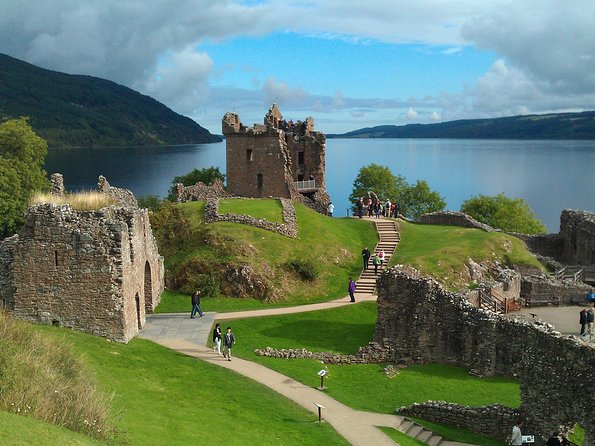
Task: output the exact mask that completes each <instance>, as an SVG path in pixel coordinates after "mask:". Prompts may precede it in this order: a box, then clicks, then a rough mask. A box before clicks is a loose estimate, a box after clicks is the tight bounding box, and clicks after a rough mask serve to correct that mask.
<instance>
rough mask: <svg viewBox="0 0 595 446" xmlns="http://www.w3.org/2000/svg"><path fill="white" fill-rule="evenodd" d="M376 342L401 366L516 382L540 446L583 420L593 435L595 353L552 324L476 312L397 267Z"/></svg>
mask: <svg viewBox="0 0 595 446" xmlns="http://www.w3.org/2000/svg"><path fill="white" fill-rule="evenodd" d="M374 341H375V342H378V343H380V344H383V343H390V344H392V349H393V351H394V357H393V361H394V362H395V363H401V364H424V363H436V362H437V363H443V364H454V365H458V366H463V367H467V368H469V369H470V373H472V374H475V375H479V376H493V375H504V376H509V377H514V378H515V379H516V380H518V382H519V384H520V388H521V407H520V413H521V414H522V416H523V418H524V420H525V430H526V432H531V433H533V434H535V435H536V437H537V439H538V440H537V444H544V443H545V440H546V439H547V438H548V436H549V435H550V434H551V433H552V432H553V431H555V430H557V429H558V428H559V426H561V425H565V424H567V423H569V422H578V423H579V424H581V425H582V426H583V427H585V429H586V430H587V432H588V435H587V437H588V438H593V437H592V433H593V432H595V417H593V416H592V415H593V412H592V402H593V401H595V388H594V387H593V385H592V377H591V375H592V371H593V370H595V348H593V347H592V346H590V345H588V344H586V343H583V342H581V341H579V340H578V339H576V338H575V337H568V336H562V335H561V334H560V333H558V332H556V331H555V330H554V329H553V327H552V326H550V325H548V324H545V323H542V322H539V321H535V322H533V321H527V320H524V319H520V318H515V317H510V316H501V315H497V314H495V313H492V312H487V311H483V310H481V309H478V308H475V307H473V306H472V305H471V304H470V303H469V302H467V300H466V299H465V297H464V296H459V295H455V294H452V293H450V292H448V291H446V290H444V289H443V288H442V287H441V286H440V285H439V284H438V283H437V282H435V281H433V280H431V279H426V278H423V277H421V276H420V274H419V272H417V271H416V270H414V269H412V268H409V267H403V266H398V267H395V268H393V269H391V270H389V271H387V272H385V273H383V274H382V276H381V277H380V278H379V280H378V321H377V325H376V330H375V334H374ZM507 428H508V430H510V429H512V424H510V425H509V426H507ZM491 435H494V436H497V435H499V434H498V432H493V434H491ZM586 444H588V445H590V446H591V445H592V444H593V442H592V441H591V440H590V441H588V442H587V443H586Z"/></svg>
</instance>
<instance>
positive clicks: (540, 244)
mask: <svg viewBox="0 0 595 446" xmlns="http://www.w3.org/2000/svg"><path fill="white" fill-rule="evenodd" d="M510 235H514V236H515V237H516V238H520V239H521V240H522V241H524V242H525V244H526V245H527V249H529V251H531V252H532V253H535V254H539V255H541V256H545V257H551V258H553V259H560V258H561V257H562V250H563V249H564V239H563V238H562V237H561V236H560V235H559V234H539V235H528V234H519V233H517V232H511V233H510Z"/></svg>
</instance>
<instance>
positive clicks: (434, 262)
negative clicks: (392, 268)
mask: <svg viewBox="0 0 595 446" xmlns="http://www.w3.org/2000/svg"><path fill="white" fill-rule="evenodd" d="M399 231H400V233H401V242H400V243H399V246H398V248H397V250H396V252H395V255H394V256H393V257H391V259H390V265H396V264H399V263H400V264H405V265H411V266H413V267H415V268H417V269H419V270H420V271H421V272H422V273H423V274H426V275H429V276H431V277H433V278H434V279H436V280H438V281H439V282H441V283H442V284H444V285H446V286H447V287H448V288H449V289H460V288H463V287H465V286H467V285H469V283H470V281H471V278H470V276H469V272H468V269H467V267H466V265H465V263H466V262H467V260H468V259H470V258H471V259H473V260H474V261H475V262H476V263H480V262H484V261H490V262H493V261H498V262H500V263H504V264H523V265H531V266H535V267H537V268H542V269H543V266H542V265H541V264H540V263H539V261H538V260H537V259H536V258H535V257H534V256H533V255H531V254H530V253H529V252H528V251H527V248H526V246H525V244H524V243H523V242H522V241H521V240H519V239H517V238H516V237H512V236H510V235H507V234H503V233H500V232H485V231H482V230H479V229H469V228H461V227H457V226H439V225H420V224H414V223H407V222H399Z"/></svg>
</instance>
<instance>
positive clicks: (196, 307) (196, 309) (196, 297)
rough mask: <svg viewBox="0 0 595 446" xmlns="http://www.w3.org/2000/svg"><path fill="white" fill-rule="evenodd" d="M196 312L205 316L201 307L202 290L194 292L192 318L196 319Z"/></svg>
mask: <svg viewBox="0 0 595 446" xmlns="http://www.w3.org/2000/svg"><path fill="white" fill-rule="evenodd" d="M196 313H198V315H199V316H200V317H202V316H203V312H202V310H201V309H200V290H196V291H195V292H194V294H192V312H191V313H190V318H191V319H194V317H195V315H196Z"/></svg>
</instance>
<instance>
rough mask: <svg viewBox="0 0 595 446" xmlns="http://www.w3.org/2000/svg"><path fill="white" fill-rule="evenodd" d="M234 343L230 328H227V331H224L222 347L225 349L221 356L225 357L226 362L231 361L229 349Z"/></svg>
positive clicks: (234, 339)
mask: <svg viewBox="0 0 595 446" xmlns="http://www.w3.org/2000/svg"><path fill="white" fill-rule="evenodd" d="M235 343H236V338H235V336H234V335H233V333H232V332H231V327H227V330H225V336H224V337H223V346H224V347H225V350H224V351H223V356H227V360H228V361H231V348H232V347H233V345H234V344H235Z"/></svg>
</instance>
